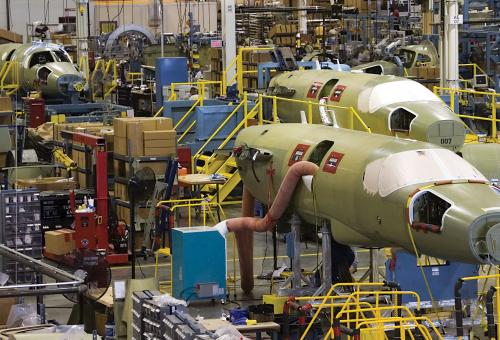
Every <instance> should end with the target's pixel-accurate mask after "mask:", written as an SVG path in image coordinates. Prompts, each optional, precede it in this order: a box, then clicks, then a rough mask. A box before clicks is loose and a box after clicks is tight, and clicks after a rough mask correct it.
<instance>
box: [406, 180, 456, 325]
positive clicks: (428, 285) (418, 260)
mask: <svg viewBox="0 0 500 340" xmlns="http://www.w3.org/2000/svg"><path fill="white" fill-rule="evenodd" d="M431 186H433V185H430V186H426V187H423V188H419V189H420V190H423V189H424V188H428V187H431ZM411 198H412V196H409V197H408V201H407V204H406V208H407V209H409V206H410V202H411ZM406 226H407V228H408V235H409V236H410V241H411V244H412V247H413V251H414V252H415V256H416V258H417V265H418V267H419V268H420V272H421V273H422V277H423V279H424V283H425V287H426V289H427V292H428V293H429V297H430V299H431V303H432V307H433V309H434V312H435V313H436V317H437V319H438V322H439V326H440V328H441V332H442V333H443V334H446V331H445V329H444V325H443V322H442V320H441V317H440V316H439V308H438V305H437V304H436V300H435V299H434V296H433V294H432V290H431V286H430V284H429V281H428V280H427V275H426V274H425V271H424V268H423V266H422V262H421V260H420V253H419V252H418V249H417V244H416V243H415V239H414V238H413V234H412V232H411V225H410V219H409V216H408V221H407V223H406Z"/></svg>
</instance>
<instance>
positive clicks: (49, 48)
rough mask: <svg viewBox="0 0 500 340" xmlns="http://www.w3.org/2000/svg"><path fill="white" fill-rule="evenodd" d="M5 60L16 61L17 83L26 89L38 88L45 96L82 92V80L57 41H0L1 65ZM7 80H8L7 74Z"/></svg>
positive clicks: (58, 96)
mask: <svg viewBox="0 0 500 340" xmlns="http://www.w3.org/2000/svg"><path fill="white" fill-rule="evenodd" d="M6 61H16V62H18V65H19V83H20V85H21V88H22V89H23V90H24V91H26V92H28V91H35V90H40V91H41V92H42V94H43V96H44V97H45V98H64V97H68V96H71V95H72V94H73V93H75V92H81V91H82V90H83V88H84V84H85V80H84V78H83V75H82V73H80V71H78V69H77V68H76V67H75V66H74V65H73V63H72V61H71V58H70V56H69V55H68V53H67V52H66V51H65V50H64V48H63V47H62V46H60V45H55V44H50V43H39V42H34V43H30V44H4V45H0V67H1V66H3V65H4V63H5V62H6ZM7 81H11V79H10V76H9V77H8V78H7Z"/></svg>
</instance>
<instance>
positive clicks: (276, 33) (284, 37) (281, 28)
mask: <svg viewBox="0 0 500 340" xmlns="http://www.w3.org/2000/svg"><path fill="white" fill-rule="evenodd" d="M297 32H298V30H297V25H291V24H276V25H274V26H273V27H271V29H270V30H269V38H270V39H273V41H274V43H275V44H277V45H280V46H295V40H296V35H297Z"/></svg>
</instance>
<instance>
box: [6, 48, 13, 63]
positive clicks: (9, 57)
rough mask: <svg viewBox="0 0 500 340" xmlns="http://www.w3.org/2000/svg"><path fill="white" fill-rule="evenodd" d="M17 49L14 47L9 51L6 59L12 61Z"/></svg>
mask: <svg viewBox="0 0 500 340" xmlns="http://www.w3.org/2000/svg"><path fill="white" fill-rule="evenodd" d="M15 51H16V50H15V49H13V50H12V51H10V52H9V54H8V55H7V58H6V59H5V60H6V61H10V59H12V55H13V54H14V52H15Z"/></svg>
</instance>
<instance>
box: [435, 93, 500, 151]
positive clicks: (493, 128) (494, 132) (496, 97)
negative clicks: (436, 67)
mask: <svg viewBox="0 0 500 340" xmlns="http://www.w3.org/2000/svg"><path fill="white" fill-rule="evenodd" d="M433 91H434V94H436V95H438V96H439V95H445V94H447V93H448V94H449V95H450V109H451V110H452V111H453V112H455V106H456V99H455V94H457V93H458V94H460V93H463V94H471V95H474V96H490V97H491V100H490V103H489V104H490V108H491V118H488V117H481V116H471V115H464V114H457V116H458V117H460V118H467V119H472V120H482V121H488V122H491V136H490V137H491V138H492V139H493V141H497V140H498V135H497V123H498V122H499V120H498V119H497V100H499V99H500V93H496V92H484V91H474V90H464V89H458V88H450V87H439V86H434V87H433Z"/></svg>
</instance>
